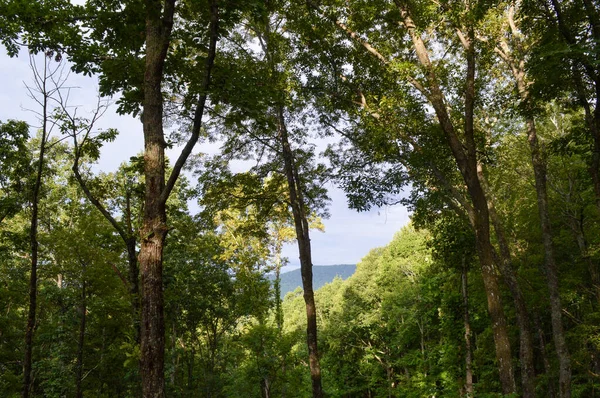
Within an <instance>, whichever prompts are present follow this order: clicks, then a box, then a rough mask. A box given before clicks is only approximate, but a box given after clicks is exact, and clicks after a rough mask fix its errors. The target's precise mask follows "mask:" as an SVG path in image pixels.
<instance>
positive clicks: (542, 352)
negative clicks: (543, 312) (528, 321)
mask: <svg viewBox="0 0 600 398" xmlns="http://www.w3.org/2000/svg"><path fill="white" fill-rule="evenodd" d="M533 321H534V322H535V328H536V329H537V335H538V339H539V341H540V356H541V357H542V363H543V364H544V372H545V373H546V375H548V398H554V397H555V396H556V394H555V392H554V384H553V383H552V379H551V377H550V376H551V375H552V366H551V365H550V361H549V360H548V355H546V338H545V337H544V329H542V324H541V322H540V316H539V315H537V314H535V315H534V316H533Z"/></svg>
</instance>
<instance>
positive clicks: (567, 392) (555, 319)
mask: <svg viewBox="0 0 600 398" xmlns="http://www.w3.org/2000/svg"><path fill="white" fill-rule="evenodd" d="M502 44H503V45H504V50H500V49H498V50H497V52H498V53H499V54H500V56H501V57H502V58H503V59H504V60H505V61H506V63H507V64H508V65H509V67H510V68H511V71H512V74H513V77H514V79H515V85H516V87H517V91H518V94H519V98H520V100H521V104H522V105H523V106H524V109H525V111H526V112H527V114H526V115H525V124H526V126H527V141H528V143H529V148H530V150H531V163H532V166H533V174H534V178H535V192H536V196H537V204H538V212H539V217H540V227H541V232H542V244H543V247H544V274H545V275H546V284H547V286H548V293H549V295H550V314H551V318H552V336H553V340H554V345H555V347H556V355H557V357H558V362H559V396H560V397H561V398H569V397H570V396H571V357H570V354H569V350H568V347H567V343H566V340H565V333H564V328H563V322H562V305H561V300H560V291H559V286H558V270H557V266H556V261H555V258H554V249H553V244H552V229H551V224H550V212H549V209H548V191H547V183H546V175H547V165H546V159H545V155H544V152H543V149H542V148H541V146H540V143H539V140H538V137H537V129H536V126H535V120H534V119H533V116H531V114H530V112H531V110H530V108H531V107H530V93H529V89H528V82H527V76H526V72H525V62H524V61H523V60H515V59H513V58H512V57H511V56H510V52H509V49H508V45H507V44H506V43H504V42H503V43H502ZM517 45H518V46H519V45H520V44H519V43H518V44H517Z"/></svg>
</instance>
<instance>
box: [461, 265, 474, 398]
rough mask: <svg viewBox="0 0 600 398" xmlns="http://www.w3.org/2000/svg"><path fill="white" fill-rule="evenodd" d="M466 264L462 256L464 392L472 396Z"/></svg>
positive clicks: (471, 361)
mask: <svg viewBox="0 0 600 398" xmlns="http://www.w3.org/2000/svg"><path fill="white" fill-rule="evenodd" d="M467 275H468V274H467V265H466V262H465V259H464V258H463V267H462V274H461V282H462V296H463V322H464V326H465V393H466V395H467V397H473V357H472V355H473V350H472V348H471V322H470V320H469V284H468V280H467Z"/></svg>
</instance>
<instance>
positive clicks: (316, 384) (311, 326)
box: [278, 106, 323, 398]
mask: <svg viewBox="0 0 600 398" xmlns="http://www.w3.org/2000/svg"><path fill="white" fill-rule="evenodd" d="M278 134H279V140H280V142H281V148H282V154H283V163H284V170H285V176H286V179H287V182H288V192H289V194H290V202H291V207H292V214H293V217H294V226H295V227H296V238H297V240H298V252H299V255H300V271H301V274H302V288H303V289H304V303H305V304H306V321H307V326H306V343H307V345H308V359H309V367H310V377H311V380H312V392H313V397H314V398H321V397H323V389H322V386H321V366H320V364H319V351H318V348H317V310H316V307H315V295H314V291H313V274H312V258H311V255H312V254H311V248H310V236H309V227H308V218H307V215H306V206H305V203H304V199H303V195H302V184H301V182H300V179H299V176H298V170H297V167H296V164H295V159H294V153H293V152H292V149H291V147H290V142H289V138H288V132H287V127H286V123H285V116H284V111H283V107H281V106H280V107H279V109H278Z"/></svg>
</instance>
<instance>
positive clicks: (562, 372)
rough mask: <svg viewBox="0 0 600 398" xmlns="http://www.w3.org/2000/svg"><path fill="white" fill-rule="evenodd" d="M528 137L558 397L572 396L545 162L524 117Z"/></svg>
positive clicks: (530, 123)
mask: <svg viewBox="0 0 600 398" xmlns="http://www.w3.org/2000/svg"><path fill="white" fill-rule="evenodd" d="M527 138H528V141H529V147H530V149H531V161H532V164H533V172H534V175H535V190H536V195H537V202H538V211H539V216H540V226H541V230H542V242H543V245H544V273H545V275H546V282H547V285H548V293H549V294H550V314H551V318H552V337H553V340H554V345H555V347H556V356H557V357H558V362H559V393H560V397H561V398H569V397H570V396H571V357H570V355H569V350H568V347H567V343H566V340H565V333H564V328H563V322H562V305H561V300H560V291H559V287H558V271H557V267H556V262H555V259H554V249H553V245H552V230H551V227H550V214H549V211H548V193H547V190H546V161H545V159H544V154H543V153H542V149H541V148H540V144H539V142H538V138H537V132H536V128H535V123H534V121H533V119H532V118H527Z"/></svg>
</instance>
